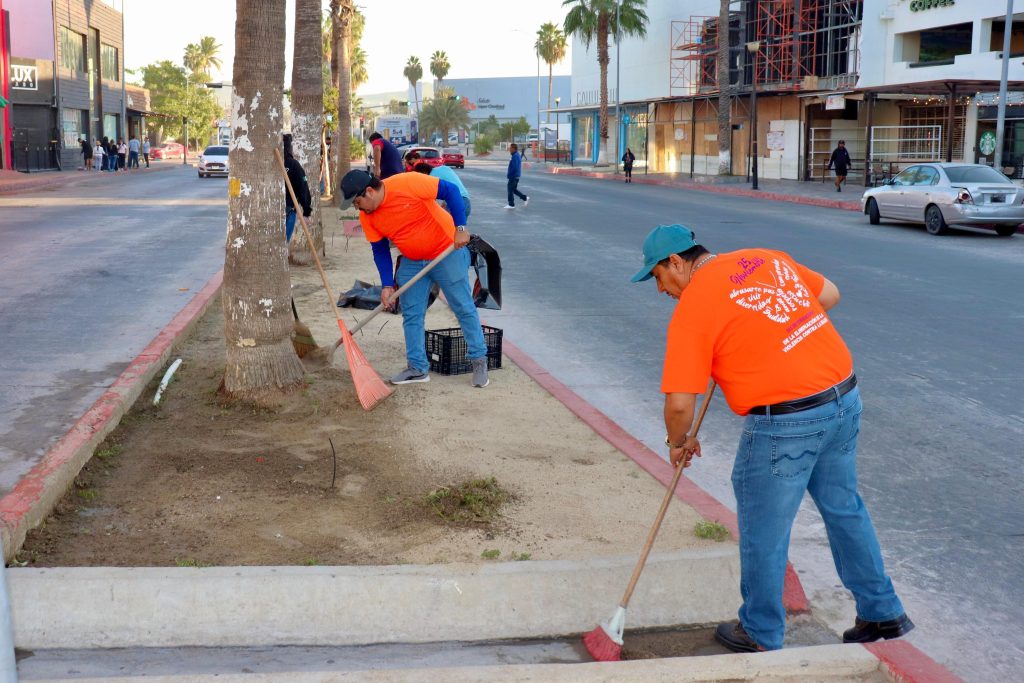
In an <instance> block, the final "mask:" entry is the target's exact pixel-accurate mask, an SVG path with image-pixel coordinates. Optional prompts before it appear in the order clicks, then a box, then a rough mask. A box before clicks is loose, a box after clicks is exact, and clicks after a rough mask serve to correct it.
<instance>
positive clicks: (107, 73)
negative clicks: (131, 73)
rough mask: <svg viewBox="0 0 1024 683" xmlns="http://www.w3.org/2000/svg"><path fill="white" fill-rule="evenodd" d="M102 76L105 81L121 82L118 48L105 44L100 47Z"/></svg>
mask: <svg viewBox="0 0 1024 683" xmlns="http://www.w3.org/2000/svg"><path fill="white" fill-rule="evenodd" d="M100 69H101V71H100V74H101V75H102V76H103V80H105V81H119V80H121V78H120V75H119V71H118V68H117V48H116V47H114V46H113V45H107V44H106V43H103V44H101V45H100Z"/></svg>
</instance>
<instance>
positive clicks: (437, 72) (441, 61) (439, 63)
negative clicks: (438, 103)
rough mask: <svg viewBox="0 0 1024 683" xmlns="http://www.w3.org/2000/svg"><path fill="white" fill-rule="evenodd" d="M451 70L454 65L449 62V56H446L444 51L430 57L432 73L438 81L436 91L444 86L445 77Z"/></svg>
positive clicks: (438, 51)
mask: <svg viewBox="0 0 1024 683" xmlns="http://www.w3.org/2000/svg"><path fill="white" fill-rule="evenodd" d="M451 68H452V65H451V63H450V62H449V61H448V55H447V54H445V52H444V50H437V51H436V52H434V54H432V55H430V73H431V74H432V75H433V76H434V78H436V79H437V83H436V84H435V88H434V89H435V91H436V90H437V88H439V87H441V86H443V84H444V77H445V76H447V75H448V72H449V71H450V70H451Z"/></svg>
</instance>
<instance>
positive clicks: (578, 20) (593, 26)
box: [562, 0, 647, 166]
mask: <svg viewBox="0 0 1024 683" xmlns="http://www.w3.org/2000/svg"><path fill="white" fill-rule="evenodd" d="M562 6H563V7H569V8H570V9H569V13H568V14H566V15H565V21H564V22H563V23H562V28H563V30H564V31H565V34H566V35H567V36H576V37H577V38H578V39H579V40H580V42H582V43H583V45H584V46H585V47H586V48H587V49H588V50H589V49H590V43H592V42H594V41H595V40H596V41H597V63H598V64H599V65H600V66H601V100H600V103H601V106H600V121H601V126H600V135H601V148H600V151H599V152H598V155H597V165H598V166H604V165H606V164H607V163H608V62H609V57H608V36H609V34H613V33H614V34H618V35H619V36H620V37H621V36H622V35H626V36H636V37H637V38H643V37H644V36H646V35H647V13H646V12H644V8H645V7H646V6H647V2H646V0H621V4H620V6H619V8H618V12H619V17H620V22H619V23H620V24H621V26H616V25H615V23H616V22H615V14H616V1H615V0H563V1H562Z"/></svg>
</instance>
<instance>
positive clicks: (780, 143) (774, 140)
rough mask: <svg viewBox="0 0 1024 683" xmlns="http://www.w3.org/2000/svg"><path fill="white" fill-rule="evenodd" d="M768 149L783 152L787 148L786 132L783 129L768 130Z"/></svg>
mask: <svg viewBox="0 0 1024 683" xmlns="http://www.w3.org/2000/svg"><path fill="white" fill-rule="evenodd" d="M768 149H769V150H770V151H772V152H781V151H783V150H784V149H786V133H785V131H781V130H770V131H768Z"/></svg>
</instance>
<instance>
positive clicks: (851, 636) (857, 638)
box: [843, 612, 914, 643]
mask: <svg viewBox="0 0 1024 683" xmlns="http://www.w3.org/2000/svg"><path fill="white" fill-rule="evenodd" d="M913 630H914V622H912V621H911V620H910V617H908V616H907V615H906V613H905V612H904V613H903V614H901V615H899V616H898V617H896V618H895V619H892V620H891V621H864V620H863V619H861V618H860V617H857V619H856V621H854V622H853V628H851V629H848V630H846V631H845V632H844V633H843V642H844V643H873V642H875V641H876V640H879V639H880V638H885V639H886V640H889V639H890V638H899V637H900V636H905V635H907V634H908V633H910V632H911V631H913Z"/></svg>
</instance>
